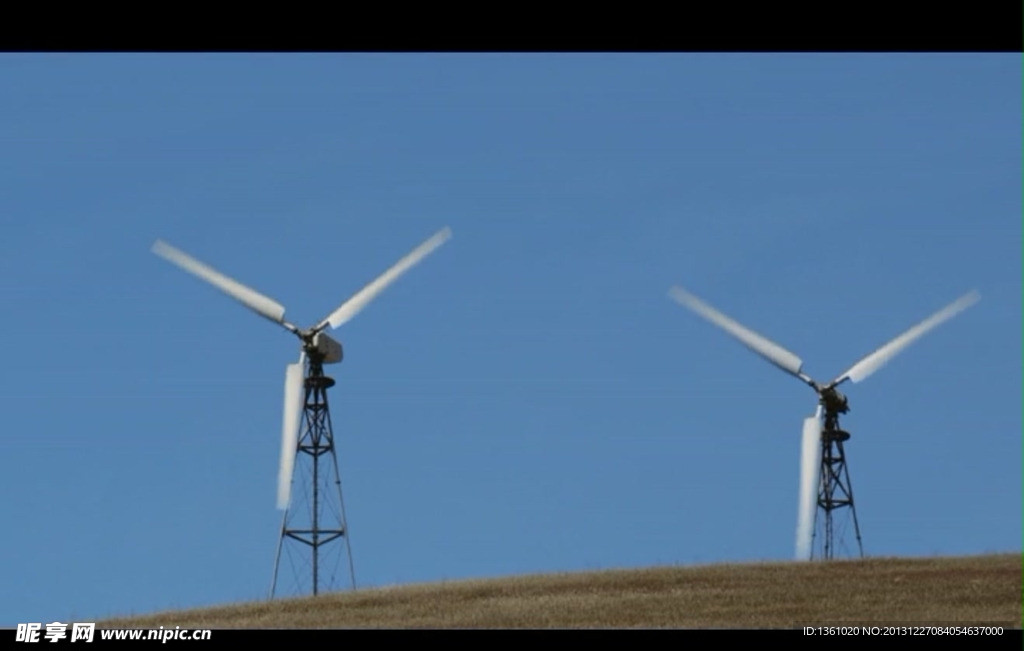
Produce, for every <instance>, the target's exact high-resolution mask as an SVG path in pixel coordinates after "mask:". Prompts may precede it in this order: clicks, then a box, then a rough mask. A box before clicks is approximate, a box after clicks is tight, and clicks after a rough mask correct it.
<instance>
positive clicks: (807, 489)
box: [796, 405, 822, 561]
mask: <svg viewBox="0 0 1024 651" xmlns="http://www.w3.org/2000/svg"><path fill="white" fill-rule="evenodd" d="M821 431H822V428H821V406H820V405H819V406H818V409H817V410H816V411H815V412H814V415H813V416H810V417H808V418H805V419H804V427H803V437H802V438H801V441H800V499H799V504H798V510H797V520H796V559H797V560H798V561H806V560H809V559H810V558H811V542H812V540H813V536H814V513H815V510H816V507H817V501H818V480H819V475H818V473H819V470H820V469H821Z"/></svg>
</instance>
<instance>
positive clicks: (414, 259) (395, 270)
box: [313, 226, 452, 332]
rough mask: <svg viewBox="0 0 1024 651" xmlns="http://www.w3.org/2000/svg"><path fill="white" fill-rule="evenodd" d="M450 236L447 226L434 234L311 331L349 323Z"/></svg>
mask: <svg viewBox="0 0 1024 651" xmlns="http://www.w3.org/2000/svg"><path fill="white" fill-rule="evenodd" d="M451 236H452V230H451V229H450V228H448V227H447V226H446V227H444V228H443V229H441V230H440V231H438V232H437V233H434V235H432V236H431V237H430V238H429V239H427V240H426V241H425V242H423V243H422V244H420V245H419V246H417V247H416V248H415V249H413V250H412V251H410V252H409V253H408V254H407V255H406V256H405V257H404V258H402V259H401V260H399V261H398V262H396V263H395V264H394V265H393V266H392V267H391V268H390V269H388V270H387V271H385V272H384V273H383V274H381V275H380V276H378V277H377V278H376V279H374V280H373V281H372V282H370V283H369V284H367V285H366V286H365V287H363V288H362V289H360V290H359V291H358V292H356V293H355V294H353V295H352V297H351V298H349V299H348V300H347V301H345V302H344V303H342V304H341V306H340V307H339V308H338V309H336V310H334V311H333V312H331V314H330V315H329V316H328V317H327V318H326V319H324V320H323V321H321V322H320V323H318V324H317V325H316V326H315V327H314V328H313V331H314V332H319V331H321V330H323V329H324V328H326V327H327V325H328V324H330V326H331V327H332V328H338V327H339V326H341V325H342V324H343V323H345V322H347V321H349V320H350V319H351V318H352V317H354V316H355V315H356V314H358V313H359V312H360V311H362V309H363V308H364V307H366V306H367V305H368V304H369V303H370V301H372V300H373V299H374V298H376V297H377V295H378V294H380V293H381V292H382V291H384V290H385V289H386V288H387V287H388V286H389V285H391V284H392V283H393V282H395V281H396V280H398V278H399V277H400V276H401V275H402V274H404V273H405V272H406V271H408V270H409V269H410V268H412V267H413V266H414V265H415V264H416V263H418V262H420V261H421V260H423V258H425V257H427V256H428V255H430V254H431V253H433V251H434V250H435V249H437V247H439V246H441V245H442V244H444V243H445V242H447V241H448V239H449V238H450V237H451Z"/></svg>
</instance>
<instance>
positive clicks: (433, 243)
mask: <svg viewBox="0 0 1024 651" xmlns="http://www.w3.org/2000/svg"><path fill="white" fill-rule="evenodd" d="M451 234H452V233H451V229H450V228H448V227H445V228H443V229H441V230H440V231H438V232H437V233H435V234H434V235H433V236H431V237H430V238H429V239H427V240H426V241H424V242H423V243H422V244H420V245H419V246H417V247H416V248H415V249H413V250H412V251H411V252H409V253H408V254H407V255H406V256H405V257H403V258H402V259H401V260H399V261H398V262H397V263H395V264H394V265H393V266H392V267H391V268H390V269H388V270H387V271H385V272H384V273H383V274H381V275H380V276H379V277H377V278H376V279H375V280H373V281H372V282H370V283H369V284H368V285H366V286H365V287H363V288H362V289H360V290H359V291H358V292H356V293H355V294H353V295H352V297H351V298H349V299H348V300H347V301H345V302H344V303H342V304H341V306H339V307H338V308H337V309H336V310H334V311H333V312H331V313H330V314H329V315H328V316H327V317H326V318H324V319H323V320H322V321H320V322H319V323H317V324H316V325H314V326H312V327H309V328H299V327H297V326H295V325H293V324H291V323H289V322H288V321H285V319H284V312H285V309H284V306H282V305H281V304H280V303H278V302H277V301H275V300H273V299H271V298H268V297H267V296H264V295H263V294H261V293H259V292H257V291H256V290H254V289H251V288H249V287H246V286H245V285H243V284H241V283H240V282H238V281H236V280H234V279H232V278H229V277H227V276H225V275H224V274H222V273H220V272H219V271H217V270H215V269H213V268H212V267H209V266H207V265H206V264H204V263H202V262H199V261H198V260H196V259H195V258H193V257H191V256H189V255H188V254H187V253H184V252H183V251H181V250H179V249H176V248H174V247H173V246H171V245H170V244H167V243H165V242H163V241H160V240H158V241H157V242H156V243H155V244H154V245H153V252H154V253H156V254H157V255H159V256H160V257H162V258H164V259H166V260H168V261H169V262H172V263H174V264H175V265H177V266H179V267H181V268H182V269H184V270H185V271H187V272H189V273H191V274H193V275H195V276H198V277H199V278H201V279H202V280H205V281H206V282H208V283H210V284H211V285H213V286H214V287H216V288H217V289H219V290H221V291H222V292H224V293H225V294H227V295H228V296H230V297H231V298H233V299H235V300H237V301H238V302H240V303H242V305H244V306H246V307H248V308H249V309H250V310H252V311H253V312H255V313H256V314H259V315H260V316H262V317H264V318H266V319H269V320H270V321H273V322H274V323H277V324H278V325H280V326H282V327H283V328H285V329H286V330H288V331H290V332H292V333H293V334H294V335H295V336H297V337H298V338H299V341H300V350H301V352H300V354H299V361H298V362H296V363H294V364H289V365H288V366H287V368H286V369H285V383H284V416H283V421H282V427H281V457H280V464H279V467H278V476H277V507H278V508H279V509H282V510H283V511H284V515H283V517H282V525H281V536H280V538H279V539H278V546H277V555H276V558H275V560H274V578H273V581H272V582H271V587H270V596H271V598H272V597H273V596H274V591H275V588H276V585H277V574H278V566H279V564H280V560H281V548H282V545H283V544H284V542H285V541H286V540H293V541H297V542H298V543H301V544H302V545H304V546H305V547H306V548H308V549H309V550H310V552H311V556H312V592H313V594H317V592H318V590H319V586H320V567H319V560H320V559H319V551H320V547H321V546H323V545H325V544H327V543H329V542H331V541H334V540H336V539H339V538H344V540H345V546H346V548H347V550H348V569H349V576H350V577H351V583H352V587H353V588H355V573H354V570H353V566H352V550H351V547H350V546H349V545H348V540H349V539H348V527H347V524H346V522H345V511H344V503H343V502H342V498H341V481H340V478H339V477H338V461H337V455H336V454H335V447H334V433H333V428H332V425H331V419H330V413H329V410H328V405H327V389H328V388H329V387H331V386H333V385H334V380H333V379H332V378H330V377H327V376H325V375H324V371H323V365H324V364H336V363H338V362H340V361H341V359H342V347H341V344H340V343H339V342H337V341H336V340H334V339H332V338H331V337H329V336H328V335H327V333H326V332H325V330H326V328H327V326H328V325H330V326H331V328H332V329H336V328H338V327H340V326H341V325H343V324H344V323H346V322H348V321H349V320H350V319H351V318H352V317H354V316H355V315H356V314H358V313H359V312H360V311H361V310H362V309H363V308H365V307H366V306H367V305H368V304H369V303H370V301H372V300H373V299H374V298H376V297H377V295H378V294H380V293H381V292H382V291H384V289H386V288H387V287H388V286H389V285H391V284H392V283H393V282H395V281H396V280H397V279H398V278H399V277H400V276H401V275H402V274H404V273H405V272H406V271H408V270H409V269H410V268H411V267H412V266H413V265H415V264H416V263H418V262H420V261H421V260H422V259H423V258H425V257H426V256H428V255H429V254H430V253H432V252H433V251H434V250H435V249H437V248H438V247H439V246H441V245H442V244H444V242H445V241H447V240H448V238H450V237H451ZM300 452H301V453H304V455H305V457H306V458H308V459H307V460H308V462H309V465H310V467H311V468H310V469H311V475H312V482H311V491H310V492H311V495H308V496H307V497H309V498H310V499H309V500H307V505H308V507H309V508H308V510H307V511H306V512H305V513H304V514H297V510H296V509H295V508H293V506H292V505H291V489H292V477H293V474H294V470H295V464H296V455H297V454H298V453H300ZM326 454H330V457H331V466H329V467H326V468H323V469H322V468H321V467H320V466H321V464H322V463H323V462H322V461H321V457H322V456H323V455H326ZM332 471H333V484H334V486H335V488H336V491H333V492H335V493H336V497H337V502H336V503H333V502H332V500H333V499H334V495H332V494H331V493H332V491H330V489H329V483H331V481H330V479H331V475H330V473H331V472H332ZM322 485H323V486H322ZM325 488H326V489H327V490H324V489H325ZM328 510H330V511H332V512H331V513H329V514H328V513H326V511H328ZM293 515H298V517H305V519H304V520H302V521H301V522H298V523H297V522H296V521H295V518H293V517H292V516H293ZM325 516H329V518H331V519H329V520H328V519H327V518H325ZM325 520H326V521H325Z"/></svg>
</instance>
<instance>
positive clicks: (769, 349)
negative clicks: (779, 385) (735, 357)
mask: <svg viewBox="0 0 1024 651" xmlns="http://www.w3.org/2000/svg"><path fill="white" fill-rule="evenodd" d="M669 296H671V297H672V298H673V299H674V300H675V301H676V302H678V303H680V304H682V305H684V306H686V307H688V308H690V309H691V310H693V311H694V312H696V313H697V314H698V315H700V316H702V317H704V318H705V319H707V320H708V321H710V322H711V323H713V324H715V325H716V326H718V327H719V328H721V329H722V330H725V331H726V332H728V333H729V334H731V335H732V336H733V337H735V338H736V339H739V340H740V342H742V343H743V345H745V346H746V347H747V348H750V349H751V350H752V351H754V352H755V353H757V354H758V355H760V356H761V357H764V358H765V359H767V360H768V361H769V362H771V363H772V364H775V365H776V366H778V367H779V368H781V369H782V370H783V371H786V372H787V373H790V374H792V375H795V376H797V377H799V378H800V379H804V377H802V376H801V374H800V367H802V366H803V362H802V361H800V358H799V357H797V356H796V355H794V354H793V353H791V352H789V351H788V350H786V349H785V348H783V347H782V346H780V345H778V344H777V343H775V342H774V341H771V340H769V339H766V338H764V337H762V336H761V335H759V334H757V333H756V332H754V331H753V330H750V329H748V328H745V327H743V326H742V325H740V324H739V323H737V322H735V321H733V320H732V319H730V318H729V317H727V316H726V315H724V314H722V313H721V312H719V311H718V310H716V309H715V308H713V307H711V306H710V305H708V304H707V303H705V302H704V301H702V300H700V299H699V298H697V297H696V296H694V295H693V294H691V293H690V292H688V291H686V290H685V289H683V288H682V287H679V286H676V287H673V288H672V289H671V290H669Z"/></svg>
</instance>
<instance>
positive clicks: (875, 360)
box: [830, 291, 981, 386]
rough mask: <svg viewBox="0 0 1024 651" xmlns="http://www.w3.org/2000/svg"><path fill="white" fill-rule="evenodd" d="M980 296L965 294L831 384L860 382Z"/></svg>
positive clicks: (975, 301)
mask: <svg viewBox="0 0 1024 651" xmlns="http://www.w3.org/2000/svg"><path fill="white" fill-rule="evenodd" d="M980 298H981V295H980V294H978V292H977V291H972V292H969V293H967V294H964V295H963V296H961V297H960V298H958V299H956V300H955V301H953V302H952V303H950V304H949V305H947V306H946V307H944V308H942V309H941V310H939V311H938V312H936V313H935V314H933V315H931V316H930V317H928V318H927V319H925V320H924V321H922V322H920V323H918V324H917V325H916V326H914V327H913V328H911V329H909V330H907V331H906V332H904V333H903V334H901V335H900V336H898V337H896V338H895V339H893V340H892V341H890V342H889V343H887V344H886V345H884V346H882V347H881V348H879V349H878V350H876V351H875V352H873V353H871V354H870V355H868V356H867V357H865V358H864V359H862V360H860V361H859V362H857V363H856V364H854V365H853V366H852V367H850V370H848V371H847V372H845V373H843V374H842V375H840V376H839V377H837V378H836V379H835V380H833V381H832V384H831V385H830V386H835V385H837V384H839V383H840V382H842V381H844V380H847V379H849V380H852V381H854V382H860V381H862V380H865V379H867V378H868V377H869V376H870V375H871V374H872V373H874V372H875V371H877V370H878V369H880V368H882V367H883V366H885V364H886V363H888V362H889V360H891V359H892V358H893V357H895V356H896V355H897V354H898V353H900V351H902V350H903V349H904V348H906V347H907V346H909V345H910V344H912V343H913V342H914V341H915V340H917V339H918V338H919V337H921V336H922V335H924V334H925V333H926V332H928V331H929V330H931V329H932V328H934V327H936V326H937V325H939V324H940V323H942V322H943V321H948V320H949V319H952V318H953V317H954V316H956V315H957V314H959V313H960V312H963V311H964V310H966V309H967V308H969V307H970V306H972V305H974V304H975V303H977V302H978V300H979V299H980Z"/></svg>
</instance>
